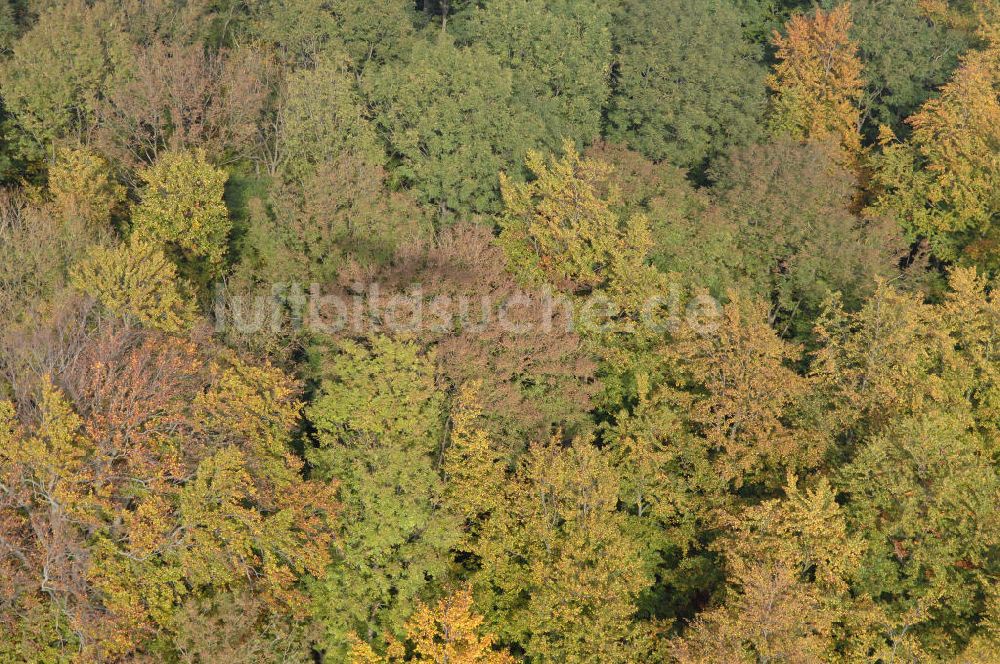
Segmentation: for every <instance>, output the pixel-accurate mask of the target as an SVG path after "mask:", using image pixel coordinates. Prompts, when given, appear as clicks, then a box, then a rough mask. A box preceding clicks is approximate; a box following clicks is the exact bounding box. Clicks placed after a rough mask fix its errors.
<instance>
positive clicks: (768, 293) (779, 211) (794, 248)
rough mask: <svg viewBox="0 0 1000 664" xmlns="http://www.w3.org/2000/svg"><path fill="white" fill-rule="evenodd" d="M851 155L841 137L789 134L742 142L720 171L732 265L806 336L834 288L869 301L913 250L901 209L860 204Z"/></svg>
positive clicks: (743, 282) (853, 300) (784, 321)
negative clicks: (898, 217)
mask: <svg viewBox="0 0 1000 664" xmlns="http://www.w3.org/2000/svg"><path fill="white" fill-rule="evenodd" d="M842 161H843V160H842V159H841V158H840V153H839V150H838V149H837V146H836V145H834V144H833V143H831V142H826V143H820V142H818V141H811V142H809V143H806V144H802V143H799V142H797V141H793V140H790V139H787V138H779V139H776V140H775V141H773V142H772V143H770V144H767V145H760V146H755V147H752V148H745V149H740V150H736V151H734V153H733V154H732V155H731V156H730V157H729V159H728V160H727V161H725V162H723V163H722V164H720V166H719V167H718V168H717V169H716V170H715V171H714V172H713V177H714V178H715V181H716V182H715V186H714V187H713V188H712V192H711V193H712V197H713V199H714V200H715V202H716V204H717V205H718V207H719V211H720V213H721V219H719V218H718V217H715V218H713V217H712V216H708V218H707V220H706V221H707V222H708V223H712V222H715V224H716V228H717V229H718V230H717V232H718V233H721V234H722V235H723V236H724V237H727V238H732V240H731V241H732V245H733V246H732V252H731V254H729V255H726V256H724V257H723V260H724V261H725V263H726V264H727V267H728V269H727V270H726V272H727V273H729V274H731V275H733V277H734V281H735V283H736V284H737V285H739V286H740V287H742V288H744V289H746V290H748V291H749V292H750V293H753V294H754V295H755V296H756V297H759V298H762V299H764V300H766V301H767V302H769V303H770V305H771V311H770V314H769V316H770V320H771V321H772V322H773V323H776V324H777V325H779V326H780V327H779V329H781V330H783V331H788V332H792V333H794V334H796V335H799V336H802V335H804V334H807V333H808V332H809V330H810V327H811V324H812V320H813V319H814V318H815V316H816V315H817V314H818V313H819V309H820V307H821V305H822V304H823V302H824V300H825V299H826V298H827V296H828V295H829V294H831V293H834V292H840V293H842V295H843V297H844V301H845V303H846V304H848V305H849V306H857V305H859V304H860V302H861V301H862V300H863V298H864V297H865V296H866V295H868V294H869V293H870V292H871V289H872V287H873V286H874V279H875V277H877V276H885V277H889V276H892V275H893V274H895V273H896V272H897V270H896V267H895V265H896V263H897V262H898V261H899V259H900V257H902V256H903V255H904V254H905V247H904V244H903V241H902V238H900V237H899V233H898V231H897V230H896V228H895V224H894V221H893V220H892V218H890V217H884V216H883V217H880V216H876V215H871V216H869V217H867V218H865V219H859V218H858V217H857V216H855V215H854V214H853V213H852V211H851V209H852V204H853V201H854V198H855V195H856V190H855V187H856V182H857V181H856V177H855V176H854V174H853V173H852V172H851V171H850V170H849V169H848V168H847V167H845V166H844V165H843V163H842ZM720 222H721V223H720Z"/></svg>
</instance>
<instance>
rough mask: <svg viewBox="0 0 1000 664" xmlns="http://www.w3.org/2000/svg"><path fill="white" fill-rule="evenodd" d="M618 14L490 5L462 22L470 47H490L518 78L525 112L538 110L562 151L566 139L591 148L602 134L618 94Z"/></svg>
mask: <svg viewBox="0 0 1000 664" xmlns="http://www.w3.org/2000/svg"><path fill="white" fill-rule="evenodd" d="M610 19H611V16H610V12H609V11H608V9H607V8H605V7H603V6H602V5H601V3H597V2H593V0H585V1H583V2H567V1H566V0H560V1H557V2H548V3H531V2H525V1H524V0H502V1H501V2H490V3H487V4H486V5H485V6H483V7H473V8H471V9H470V10H469V11H468V12H466V13H463V14H460V15H458V16H456V18H455V21H454V22H453V25H454V26H456V27H455V30H456V32H457V33H458V34H459V35H460V39H461V41H462V42H464V43H469V44H482V45H483V46H485V47H486V48H487V49H488V50H489V51H490V52H491V53H493V54H494V55H496V56H497V57H498V58H499V59H500V62H501V64H502V65H504V66H505V67H508V68H510V69H511V70H512V72H513V75H514V80H513V94H514V97H515V99H516V101H517V104H518V105H519V106H526V107H530V108H531V109H532V111H533V112H534V113H536V114H537V115H538V116H539V118H540V119H541V122H542V124H543V125H544V127H545V137H544V140H545V143H546V144H547V147H549V148H550V149H556V148H558V147H559V146H560V144H561V143H562V141H563V140H564V139H566V138H569V139H572V140H574V141H576V142H577V143H583V144H586V143H590V142H591V141H592V140H593V139H594V138H596V137H597V136H599V135H600V132H601V112H602V109H603V107H604V106H605V104H606V102H607V100H608V96H609V94H610V81H609V78H610V74H611V59H612V56H611V34H610V29H609V25H610Z"/></svg>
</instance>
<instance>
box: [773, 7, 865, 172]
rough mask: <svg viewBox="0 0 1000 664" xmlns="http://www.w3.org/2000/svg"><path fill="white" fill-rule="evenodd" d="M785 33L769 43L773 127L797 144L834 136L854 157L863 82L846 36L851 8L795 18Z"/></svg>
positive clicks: (858, 144) (852, 45)
mask: <svg viewBox="0 0 1000 664" xmlns="http://www.w3.org/2000/svg"><path fill="white" fill-rule="evenodd" d="M786 28H787V32H788V34H787V35H781V34H779V33H775V35H774V39H773V42H774V46H775V48H776V49H777V52H776V53H775V57H776V59H777V64H776V65H775V66H774V73H773V74H771V76H770V77H769V78H768V84H769V85H770V87H771V90H772V91H773V92H774V97H773V99H772V109H771V119H770V122H771V126H772V128H773V129H774V130H775V131H776V132H777V133H789V134H791V135H792V136H794V137H796V138H799V139H826V138H830V137H833V138H836V139H837V140H839V141H840V143H841V145H843V147H844V148H845V149H846V150H848V152H851V153H855V152H858V151H859V150H860V149H861V134H860V126H861V111H860V109H859V106H858V103H859V101H860V100H861V95H862V93H863V90H864V81H863V79H862V76H861V60H860V59H859V58H858V55H857V46H856V45H855V43H854V42H853V41H851V38H850V36H849V34H848V32H849V31H850V29H851V5H850V3H844V4H842V5H840V6H839V7H837V8H836V9H833V10H831V11H829V12H826V11H823V10H822V9H818V8H817V9H816V11H815V13H814V14H812V15H811V16H805V15H801V14H799V15H796V16H793V17H792V18H791V19H790V20H789V21H788V24H787V26H786Z"/></svg>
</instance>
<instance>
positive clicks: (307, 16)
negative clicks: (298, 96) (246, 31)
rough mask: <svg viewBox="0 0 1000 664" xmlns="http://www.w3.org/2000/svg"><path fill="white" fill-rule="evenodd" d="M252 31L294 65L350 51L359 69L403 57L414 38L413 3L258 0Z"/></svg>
mask: <svg viewBox="0 0 1000 664" xmlns="http://www.w3.org/2000/svg"><path fill="white" fill-rule="evenodd" d="M247 4H248V6H249V9H250V13H251V17H252V19H251V31H252V32H253V33H255V34H257V35H259V36H260V37H261V38H263V39H265V40H267V41H270V42H272V43H274V44H275V45H276V47H277V49H278V51H279V52H280V53H281V54H282V55H283V59H285V60H286V61H288V62H289V63H291V64H294V65H302V64H305V65H308V64H314V63H316V62H317V61H318V60H320V59H321V58H322V57H324V56H331V55H334V54H336V53H338V52H342V53H346V54H347V55H348V56H349V57H350V60H351V64H352V67H353V68H354V69H355V71H357V72H358V73H359V74H360V73H362V72H363V70H364V69H365V68H366V67H367V66H368V65H369V64H382V63H384V62H386V61H388V60H391V59H393V58H394V57H397V56H398V55H399V54H400V53H401V52H403V50H404V47H405V46H406V45H407V43H408V41H409V40H410V39H411V38H412V33H413V25H412V18H411V15H410V14H411V13H412V4H411V3H407V2H403V1H402V0H385V1H384V2H365V1H364V0H334V1H333V2H326V1H322V0H293V1H291V2H288V1H286V0H252V1H251V2H249V3H247Z"/></svg>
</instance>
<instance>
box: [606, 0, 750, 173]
mask: <svg viewBox="0 0 1000 664" xmlns="http://www.w3.org/2000/svg"><path fill="white" fill-rule="evenodd" d="M741 20H742V17H741V15H740V13H739V12H738V11H737V9H736V8H735V7H733V5H732V4H731V3H729V2H723V1H722V0H709V1H708V2H705V1H704V0H666V1H664V2H645V1H644V0H627V1H626V2H624V3H622V7H621V8H620V9H619V10H618V12H617V13H616V15H615V17H614V20H613V21H612V29H613V34H614V41H615V46H616V51H617V53H618V55H617V63H616V64H617V69H616V73H615V79H614V93H613V95H612V98H611V102H610V106H609V109H608V123H609V127H608V132H607V133H608V136H609V138H611V139H613V140H616V141H621V142H625V143H628V145H629V146H630V147H632V148H633V149H635V150H638V151H639V152H641V153H643V154H644V155H646V156H647V157H649V158H650V159H653V160H656V161H660V160H662V159H665V160H667V161H670V162H671V163H673V164H676V165H678V166H684V167H686V168H701V167H703V166H704V165H705V162H706V160H708V159H711V158H712V157H714V156H716V155H718V154H719V153H721V152H724V151H725V150H726V149H728V148H729V147H731V146H734V145H742V144H745V143H748V142H750V141H751V140H753V139H754V138H755V137H756V136H758V135H759V127H760V122H761V119H762V116H763V112H764V106H765V94H764V69H763V67H762V65H761V63H760V58H761V52H760V49H759V47H757V46H755V45H752V44H750V43H748V42H747V41H746V40H745V39H744V36H743V28H742V25H741Z"/></svg>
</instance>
